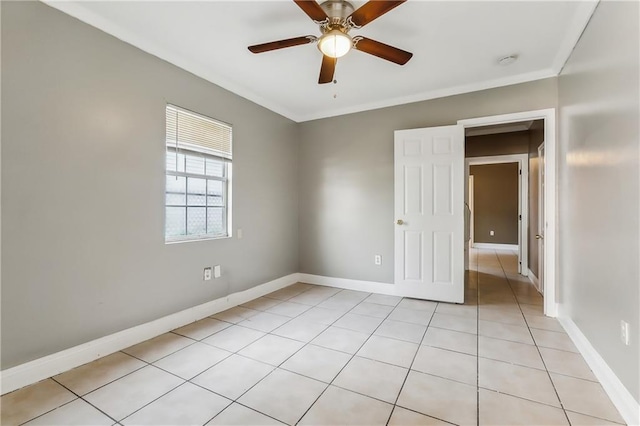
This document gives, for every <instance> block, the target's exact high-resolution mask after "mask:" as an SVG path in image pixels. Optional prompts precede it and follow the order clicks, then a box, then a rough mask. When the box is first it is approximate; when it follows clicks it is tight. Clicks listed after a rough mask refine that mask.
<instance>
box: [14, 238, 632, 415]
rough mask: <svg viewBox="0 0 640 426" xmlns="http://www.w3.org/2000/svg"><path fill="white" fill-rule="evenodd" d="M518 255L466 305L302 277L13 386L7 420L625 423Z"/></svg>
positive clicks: (489, 271) (487, 257)
mask: <svg viewBox="0 0 640 426" xmlns="http://www.w3.org/2000/svg"><path fill="white" fill-rule="evenodd" d="M516 262H517V259H516V256H515V255H514V254H513V253H509V252H495V251H489V250H483V251H473V252H472V261H471V264H472V271H471V272H470V273H469V275H468V285H467V289H466V300H467V303H465V305H454V304H445V303H434V302H427V301H420V300H413V299H402V298H399V297H393V296H383V295H377V294H369V293H363V292H357V291H349V290H338V289H334V288H328V287H321V286H313V285H308V284H302V283H298V284H294V285H292V286H290V287H287V288H284V289H282V290H278V291H276V292H274V293H271V294H269V295H267V296H265V297H261V298H259V299H256V300H253V301H251V302H249V303H245V304H244V305H242V306H239V307H236V308H233V309H230V310H228V311H225V312H221V313H219V314H216V315H213V316H212V317H211V318H206V319H204V320H201V321H198V322H196V323H193V324H190V325H187V326H185V327H182V328H179V329H177V330H174V331H173V332H172V333H167V334H164V335H162V336H159V337H156V338H154V339H151V340H149V341H147V342H143V343H140V344H138V345H136V346H133V347H131V348H128V349H125V350H124V351H122V352H118V353H115V354H112V355H109V356H106V357H104V358H102V359H100V360H97V361H95V362H92V363H90V364H86V365H84V366H81V367H78V368H76V369H74V370H71V371H68V372H65V373H63V374H60V375H58V376H55V377H52V378H50V379H47V380H44V381H42V382H39V383H36V384H34V385H31V386H28V387H26V388H23V389H20V390H17V391H15V392H12V393H10V394H7V395H5V396H3V397H2V400H1V403H2V407H1V410H2V417H1V419H2V424H3V425H14V424H15V425H18V424H24V423H26V424H28V425H58V424H60V425H103V424H104V425H113V424H121V425H143V424H146V425H160V424H170V425H187V424H188V425H204V424H207V425H242V424H251V425H258V424H264V425H267V424H282V423H285V424H291V425H293V424H304V425H307V424H325V425H338V424H340V425H347V424H361V425H376V424H381V425H384V424H389V425H441V424H459V425H467V424H471V425H476V424H492V425H493V424H507V425H515V424H520V425H534V424H535V425H567V424H572V425H582V424H583V425H587V424H599V425H605V424H615V423H623V420H622V418H621V417H620V415H619V414H618V412H617V411H616V409H615V408H614V406H613V404H612V403H611V401H610V400H609V398H608V397H607V395H606V394H605V393H604V391H603V389H602V386H601V385H600V384H599V383H598V381H597V379H596V378H595V376H594V375H593V373H592V372H591V371H590V369H589V367H588V366H587V364H586V363H585V361H584V360H583V359H582V356H581V355H580V354H579V353H578V352H577V350H576V348H575V346H574V345H573V343H572V342H571V339H569V337H568V336H567V335H566V334H565V333H564V331H563V329H562V327H561V326H560V325H559V324H558V322H557V321H556V320H555V319H552V318H547V317H544V316H543V315H542V297H541V296H540V295H539V294H538V293H537V292H536V291H535V289H534V288H533V287H532V286H531V284H530V283H529V282H528V280H527V279H526V278H524V277H521V276H519V275H518V274H517V273H516Z"/></svg>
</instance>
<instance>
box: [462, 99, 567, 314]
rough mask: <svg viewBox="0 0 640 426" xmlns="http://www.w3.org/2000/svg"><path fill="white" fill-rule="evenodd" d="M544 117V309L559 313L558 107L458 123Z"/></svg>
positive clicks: (472, 119)
mask: <svg viewBox="0 0 640 426" xmlns="http://www.w3.org/2000/svg"><path fill="white" fill-rule="evenodd" d="M540 119H543V120H544V141H545V165H544V174H545V189H544V201H545V204H544V210H545V219H546V222H547V223H546V224H545V225H546V226H545V234H544V236H545V252H544V265H545V269H544V279H543V283H544V284H543V285H544V313H545V315H548V316H551V317H555V316H558V305H557V303H556V253H557V244H556V222H557V212H556V197H557V189H556V175H557V161H556V156H557V144H556V109H555V108H549V109H541V110H536V111H524V112H516V113H512V114H502V115H494V116H490V117H478V118H469V119H465V120H458V124H460V125H462V126H463V127H464V128H467V127H480V126H487V125H492V124H504V123H514V122H517V121H527V120H540Z"/></svg>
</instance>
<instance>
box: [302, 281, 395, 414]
mask: <svg viewBox="0 0 640 426" xmlns="http://www.w3.org/2000/svg"><path fill="white" fill-rule="evenodd" d="M371 294H373V293H369V295H371ZM368 297H369V296H367V297H366V298H365V299H363V301H364V300H366V299H367V298H368ZM404 299H405V298H402V299H400V301H399V302H398V304H396V306H394V308H393V309H395V308H396V307H398V305H399V304H400V303H401V302H402V301H403V300H404ZM360 303H362V302H360ZM360 303H358V305H359V304H360ZM358 305H356V306H358ZM354 308H355V306H354V307H353V308H351V309H349V310H348V311H347V312H345V314H344V315H346V314H347V313H349V312H351V310H352V309H354ZM393 309H392V310H391V312H393ZM391 312H389V313H388V314H387V315H386V316H385V317H384V318H383V319H382V321H380V324H378V326H377V327H376V328H375V329H374V330H373V331H372V332H371V333H370V334H369V337H367V339H366V340H365V341H364V342H362V344H361V345H360V346H359V347H358V349H356V351H355V352H354V353H353V354H352V355H351V358H349V361H347V362H346V363H345V364H344V365H343V366H342V368H341V369H340V371H338V373H337V374H336V375H335V376H334V377H333V379H331V382H329V384H327V386H326V387H325V388H324V390H323V391H322V392H321V393H320V395H318V397H317V398H316V399H315V400H314V401H313V403H312V404H311V405H310V406H309V407H308V408H307V409H306V410H305V412H304V413H303V414H302V416H301V417H300V418H299V419H298V420H297V421H296V423H295V424H296V425H297V424H298V423H300V420H302V419H303V418H304V416H306V415H307V413H308V412H309V410H311V408H312V407H313V406H314V405H315V404H316V403H317V402H318V400H319V399H320V398H321V397H322V395H324V393H325V392H326V391H327V389H329V387H330V386H331V385H332V384H333V382H334V381H335V380H336V378H337V377H338V376H339V375H340V373H342V371H343V370H344V369H345V368H346V367H347V365H349V363H350V362H351V361H352V360H353V359H354V358H355V357H356V354H357V353H358V352H359V351H360V350H361V349H362V347H363V346H364V345H366V344H367V342H368V341H369V339H371V336H373V334H374V333H375V332H376V331H377V330H378V328H380V326H381V325H382V324H383V323H384V321H385V320H386V319H387V318H388V317H389V315H391ZM344 315H342V317H344ZM342 317H340V318H342ZM340 318H338V319H337V320H336V321H335V322H337V321H338V320H339V319H340ZM352 331H353V330H352ZM391 410H392V411H393V408H392V409H391Z"/></svg>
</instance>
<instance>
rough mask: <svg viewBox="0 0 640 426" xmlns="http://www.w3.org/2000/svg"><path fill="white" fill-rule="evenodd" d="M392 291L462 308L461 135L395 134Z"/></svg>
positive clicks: (450, 130) (449, 130) (447, 130)
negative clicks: (393, 271) (393, 266)
mask: <svg viewBox="0 0 640 426" xmlns="http://www.w3.org/2000/svg"><path fill="white" fill-rule="evenodd" d="M394 157H395V225H394V226H395V285H396V287H397V288H396V293H397V294H398V295H402V296H406V297H415V298H420V299H429V300H438V301H443V302H455V303H463V302H464V129H463V127H462V126H445V127H431V128H427V129H413V130H398V131H396V132H395V141H394Z"/></svg>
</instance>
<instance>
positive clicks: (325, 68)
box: [318, 55, 338, 84]
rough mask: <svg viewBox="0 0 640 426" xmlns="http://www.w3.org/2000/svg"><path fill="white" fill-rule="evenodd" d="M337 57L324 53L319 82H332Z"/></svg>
mask: <svg viewBox="0 0 640 426" xmlns="http://www.w3.org/2000/svg"><path fill="white" fill-rule="evenodd" d="M337 62H338V60H337V59H336V58H331V57H329V56H325V55H322V66H321V67H320V78H319V79H318V84H325V83H331V82H332V81H333V73H334V72H335V71H336V63H337Z"/></svg>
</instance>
